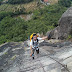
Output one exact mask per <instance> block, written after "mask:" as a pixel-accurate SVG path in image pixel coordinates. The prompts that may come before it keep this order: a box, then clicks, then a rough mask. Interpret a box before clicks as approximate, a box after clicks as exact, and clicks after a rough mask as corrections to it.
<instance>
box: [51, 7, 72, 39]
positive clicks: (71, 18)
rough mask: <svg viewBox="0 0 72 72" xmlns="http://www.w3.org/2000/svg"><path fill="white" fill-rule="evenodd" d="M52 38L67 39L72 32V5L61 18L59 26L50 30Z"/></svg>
mask: <svg viewBox="0 0 72 72" xmlns="http://www.w3.org/2000/svg"><path fill="white" fill-rule="evenodd" d="M50 34H51V38H56V39H65V38H67V37H68V35H70V34H72V7H70V8H69V9H68V10H67V11H66V12H65V13H64V14H63V15H62V17H61V18H60V20H59V26H58V27H57V28H55V29H54V30H53V31H51V32H50Z"/></svg>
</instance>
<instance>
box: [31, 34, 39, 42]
mask: <svg viewBox="0 0 72 72" xmlns="http://www.w3.org/2000/svg"><path fill="white" fill-rule="evenodd" d="M33 34H36V33H33ZM33 34H31V35H30V41H31V40H32V39H33ZM37 37H38V35H37Z"/></svg>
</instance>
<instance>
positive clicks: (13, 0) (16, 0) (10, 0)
mask: <svg viewBox="0 0 72 72" xmlns="http://www.w3.org/2000/svg"><path fill="white" fill-rule="evenodd" d="M31 1H33V0H8V3H10V4H21V3H28V2H31Z"/></svg>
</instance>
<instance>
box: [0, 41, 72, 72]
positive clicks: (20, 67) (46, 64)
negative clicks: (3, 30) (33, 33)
mask: <svg viewBox="0 0 72 72" xmlns="http://www.w3.org/2000/svg"><path fill="white" fill-rule="evenodd" d="M1 53H2V54H1ZM0 54H1V55H0V72H72V43H71V42H63V43H57V44H52V43H51V44H50V43H48V42H45V41H44V42H42V43H40V53H39V55H37V54H36V52H35V59H34V60H32V58H31V57H30V48H29V47H24V43H17V42H16V43H13V42H11V43H6V44H4V45H2V46H0Z"/></svg>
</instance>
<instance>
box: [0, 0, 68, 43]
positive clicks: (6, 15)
mask: <svg viewBox="0 0 72 72" xmlns="http://www.w3.org/2000/svg"><path fill="white" fill-rule="evenodd" d="M24 1H25V0H24ZM4 5H5V4H4ZM6 5H7V6H3V5H1V6H0V9H1V7H2V8H4V10H0V44H2V43H5V42H9V41H17V42H19V41H24V40H26V39H27V38H28V36H30V35H31V34H32V33H33V32H36V33H43V34H45V33H46V32H47V31H49V30H52V29H54V28H55V27H57V26H58V20H59V19H60V17H61V16H62V14H63V13H64V12H65V11H66V9H67V7H66V6H62V5H60V4H54V5H49V6H44V7H43V8H40V7H38V9H36V10H34V11H31V13H33V17H32V19H31V20H29V21H25V20H24V19H21V18H17V17H14V16H16V15H20V14H24V15H26V14H28V12H26V9H25V8H24V7H23V6H20V8H19V7H18V8H17V7H15V8H14V10H11V9H9V10H8V8H9V7H8V4H6ZM9 6H11V5H10V4H9ZM12 6H16V5H12ZM5 7H6V9H5ZM7 7H8V8H7Z"/></svg>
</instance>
